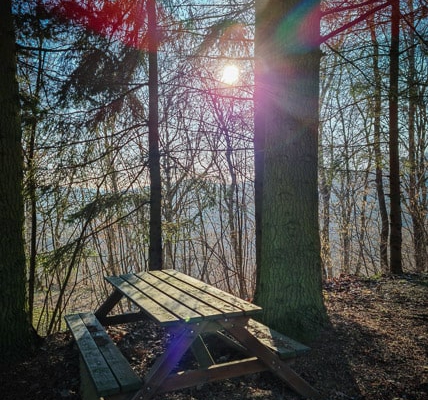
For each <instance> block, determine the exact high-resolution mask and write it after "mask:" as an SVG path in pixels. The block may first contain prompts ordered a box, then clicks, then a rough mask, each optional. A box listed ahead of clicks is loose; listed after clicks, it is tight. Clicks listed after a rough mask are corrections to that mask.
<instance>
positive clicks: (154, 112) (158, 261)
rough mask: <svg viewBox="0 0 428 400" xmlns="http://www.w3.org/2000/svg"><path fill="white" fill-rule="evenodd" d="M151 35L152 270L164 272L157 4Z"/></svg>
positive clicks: (150, 9)
mask: <svg viewBox="0 0 428 400" xmlns="http://www.w3.org/2000/svg"><path fill="white" fill-rule="evenodd" d="M147 15H148V35H149V170H150V244H149V268H150V269H151V270H158V269H162V215H161V210H162V185H161V175H160V153H159V106H158V104H159V94H158V91H159V90H158V89H159V88H158V84H159V83H158V29H157V15H156V0H148V2H147Z"/></svg>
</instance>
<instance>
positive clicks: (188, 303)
mask: <svg viewBox="0 0 428 400" xmlns="http://www.w3.org/2000/svg"><path fill="white" fill-rule="evenodd" d="M105 279H106V280H107V281H108V282H109V283H110V284H111V286H112V289H113V290H112V292H111V294H110V295H109V297H108V298H107V299H106V300H105V302H104V303H103V304H102V305H101V306H100V307H99V309H98V310H97V311H96V312H95V313H94V314H92V313H80V314H75V315H72V316H67V317H66V320H67V324H68V326H69V327H70V329H71V331H72V332H73V335H74V337H75V338H76V342H78V345H79V341H82V338H83V337H86V340H85V341H84V345H79V350H80V352H81V355H82V358H83V361H84V362H83V364H84V366H85V368H86V370H87V372H88V373H89V375H90V376H91V377H92V381H93V382H95V393H96V394H95V395H94V397H93V398H99V397H104V398H106V399H107V398H111V399H132V400H137V399H141V400H143V399H149V398H151V397H152V396H154V395H155V394H158V393H162V392H167V391H173V390H178V389H182V388H186V387H190V386H197V385H200V384H203V383H206V382H212V381H216V380H223V379H228V378H232V377H237V376H241V375H245V374H251V373H255V372H260V371H266V370H270V371H272V372H273V373H274V374H276V375H277V376H278V377H279V378H281V379H282V380H283V381H284V382H286V383H287V384H288V385H289V386H290V387H291V388H292V389H294V390H295V391H296V392H297V393H299V394H300V395H302V396H304V397H306V398H319V393H318V392H317V391H316V390H315V389H314V388H312V387H311V386H310V385H309V383H307V382H306V381H305V380H304V379H303V378H301V377H300V376H299V375H298V374H297V373H296V372H295V371H294V370H293V369H291V368H290V365H289V364H290V363H291V361H292V360H293V359H294V358H295V357H296V356H297V355H299V354H300V353H303V352H305V351H307V350H308V348H307V347H306V346H304V345H301V344H300V343H298V342H295V341H293V340H292V339H290V338H288V337H286V336H284V335H281V334H279V333H278V332H275V331H273V330H271V329H269V328H268V327H266V326H265V325H262V324H261V323H259V322H257V321H255V320H254V319H253V318H252V317H253V316H256V315H257V314H259V313H260V312H261V311H262V309H261V308H260V307H259V306H257V305H255V304H252V303H250V302H247V301H244V300H242V299H240V298H238V297H236V296H233V295H231V294H229V293H226V292H224V291H222V290H220V289H217V288H215V287H213V286H211V285H208V284H207V283H204V282H202V281H200V280H198V279H195V278H193V277H190V276H188V275H185V274H183V273H180V272H178V271H176V270H171V269H168V270H162V271H150V272H143V273H131V274H125V275H120V276H110V277H106V278H105ZM124 298H125V299H128V300H129V302H131V303H132V304H133V305H134V306H135V310H136V311H135V312H126V313H123V314H115V315H112V310H113V309H114V308H115V306H116V305H117V304H118V303H119V302H120V300H122V299H124ZM147 318H148V319H150V320H152V321H154V322H155V323H157V324H159V325H160V326H162V327H164V328H166V329H167V330H168V332H169V333H170V335H171V341H170V344H169V346H168V347H167V348H166V350H165V352H164V353H163V354H161V355H160V356H159V357H158V358H157V359H156V361H155V363H154V364H153V366H152V367H151V368H150V370H149V371H148V373H147V374H146V376H145V377H144V380H143V381H141V379H140V377H138V376H136V375H135V373H133V371H132V369H131V368H130V366H129V364H127V363H126V360H124V357H123V356H121V354H120V352H118V349H117V348H116V350H114V344H113V342H112V341H111V340H110V339H109V338H108V335H107V334H106V333H105V330H102V327H101V326H102V325H103V326H108V325H113V324H123V323H128V322H134V321H141V320H145V319H147ZM85 329H86V330H85ZM88 332H89V333H88ZM208 334H216V335H218V336H219V337H220V338H222V339H223V340H224V341H225V342H227V343H229V344H230V345H232V346H234V347H235V348H237V349H239V350H241V351H242V353H243V358H242V359H239V360H234V361H229V362H221V363H216V362H215V361H214V358H213V357H212V355H211V353H210V351H209V350H208V347H207V346H206V343H205V341H204V337H206V335H208ZM100 338H102V339H101V340H99V339H100ZM91 340H92V341H93V342H94V343H95V346H94V344H93V343H92V342H91V344H90V345H88V343H87V342H90V341H91ZM97 341H98V343H97ZM278 343H280V344H279V345H278ZM95 347H97V348H98V349H101V350H98V351H99V353H100V354H101V356H99V357H98V356H95V355H94V354H95V353H96V350H95ZM104 347H108V350H106V349H104ZM88 348H91V350H88ZM189 349H191V350H192V352H193V354H194V355H195V358H196V360H197V361H198V364H199V368H197V369H190V370H184V371H179V372H174V371H173V370H174V367H176V366H177V365H178V364H179V362H180V360H181V359H182V357H183V356H184V354H185V353H186V352H187V351H188V350H189ZM105 354H107V356H106V355H105ZM98 358H101V361H100V360H99V359H98ZM94 359H97V360H96V361H94ZM104 361H106V363H105V364H106V365H104ZM101 364H102V372H101V373H100V372H99V371H98V372H97V369H98V370H99V369H100V368H101ZM109 369H110V370H112V369H115V370H116V371H114V370H113V371H109ZM109 372H112V375H113V378H111V377H110V375H109V374H108V373H109ZM97 381H98V383H97ZM112 381H114V382H113V383H114V387H113V388H111V387H110V385H111V384H112ZM103 385H104V386H103ZM108 396H111V397H108Z"/></svg>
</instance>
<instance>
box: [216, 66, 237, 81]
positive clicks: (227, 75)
mask: <svg viewBox="0 0 428 400" xmlns="http://www.w3.org/2000/svg"><path fill="white" fill-rule="evenodd" d="M220 80H221V81H222V82H223V83H225V84H227V85H233V84H234V83H236V82H238V80H239V68H238V67H237V66H236V65H233V64H228V65H226V66H225V67H224V68H223V70H222V73H221V79H220Z"/></svg>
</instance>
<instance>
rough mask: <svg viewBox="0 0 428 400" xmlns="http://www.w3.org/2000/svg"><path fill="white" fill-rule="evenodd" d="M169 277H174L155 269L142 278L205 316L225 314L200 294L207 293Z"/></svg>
mask: <svg viewBox="0 0 428 400" xmlns="http://www.w3.org/2000/svg"><path fill="white" fill-rule="evenodd" d="M168 278H172V277H170V276H168V275H165V274H156V272H155V271H153V272H151V273H149V274H144V275H143V276H141V277H140V279H143V280H144V281H145V282H147V283H149V284H150V285H152V286H154V287H156V289H158V290H160V291H162V292H164V293H165V294H167V295H168V296H169V297H171V298H173V299H175V300H177V301H178V302H180V303H181V304H183V305H185V306H186V307H188V308H190V309H192V310H194V311H196V312H197V313H198V314H200V315H202V316H204V317H208V318H212V317H213V316H214V317H215V316H218V317H222V316H223V315H224V313H223V311H221V310H220V309H218V308H215V305H214V306H211V305H209V301H204V300H203V297H204V296H199V295H200V294H202V295H204V294H206V293H204V292H200V291H198V290H197V289H196V288H193V287H188V286H187V287H186V286H183V285H180V282H181V281H179V280H177V279H174V278H173V279H174V281H171V279H168ZM177 282H178V285H177ZM174 283H175V285H174ZM192 289H193V290H192ZM206 297H209V298H210V299H211V300H212V296H206Z"/></svg>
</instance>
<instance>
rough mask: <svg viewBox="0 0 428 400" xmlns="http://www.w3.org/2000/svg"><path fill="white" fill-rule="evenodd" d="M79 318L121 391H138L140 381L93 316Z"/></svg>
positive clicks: (81, 315)
mask: <svg viewBox="0 0 428 400" xmlns="http://www.w3.org/2000/svg"><path fill="white" fill-rule="evenodd" d="M80 317H81V318H82V320H83V322H84V323H85V325H86V326H87V327H88V330H89V331H90V332H91V336H92V338H93V339H94V342H95V343H96V344H97V346H98V349H99V350H100V352H101V354H102V355H103V357H104V359H105V360H106V361H107V364H108V365H109V367H110V369H111V370H112V372H113V374H114V376H115V377H116V380H117V381H118V383H119V385H120V388H121V391H123V392H127V391H131V390H137V389H139V388H140V387H141V379H140V378H139V377H138V376H137V375H136V374H135V372H134V370H133V369H132V368H131V366H130V365H129V363H128V360H127V359H126V358H125V357H124V355H123V354H122V353H121V352H120V350H119V349H118V348H117V347H116V345H115V344H114V343H113V341H112V340H111V339H110V337H109V336H108V334H107V332H106V331H105V330H104V328H103V327H102V325H101V324H100V323H99V322H98V320H97V319H96V318H95V315H94V314H92V313H84V314H80Z"/></svg>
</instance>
